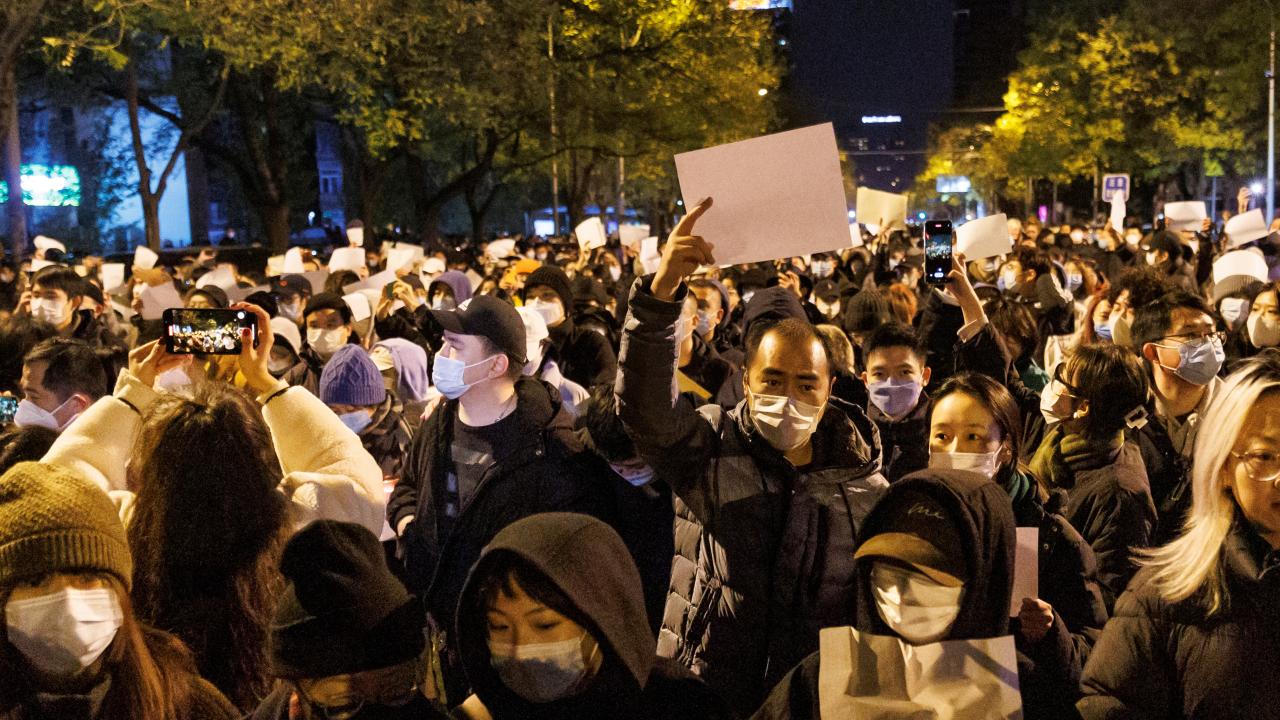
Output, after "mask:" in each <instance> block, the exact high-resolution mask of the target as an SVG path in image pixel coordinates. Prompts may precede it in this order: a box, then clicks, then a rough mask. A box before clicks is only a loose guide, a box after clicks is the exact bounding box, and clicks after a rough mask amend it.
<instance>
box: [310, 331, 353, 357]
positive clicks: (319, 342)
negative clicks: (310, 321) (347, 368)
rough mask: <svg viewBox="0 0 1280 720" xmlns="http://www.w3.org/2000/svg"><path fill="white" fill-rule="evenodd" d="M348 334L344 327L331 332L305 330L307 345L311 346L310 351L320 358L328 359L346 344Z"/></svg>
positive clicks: (349, 332)
mask: <svg viewBox="0 0 1280 720" xmlns="http://www.w3.org/2000/svg"><path fill="white" fill-rule="evenodd" d="M350 334H351V331H350V330H347V329H346V328H344V327H339V328H334V329H332V330H323V329H321V328H307V344H308V345H310V346H311V349H312V350H315V351H316V352H317V353H319V354H320V357H329V356H330V355H332V354H334V353H336V352H338V351H339V350H341V349H342V346H343V345H346V344H347V337H348V336H349V335H350Z"/></svg>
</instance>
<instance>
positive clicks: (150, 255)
mask: <svg viewBox="0 0 1280 720" xmlns="http://www.w3.org/2000/svg"><path fill="white" fill-rule="evenodd" d="M159 260H160V256H159V255H158V254H156V252H155V251H154V250H152V249H151V248H149V247H147V246H146V245H139V246H138V247H136V248H134V249H133V266H134V267H136V268H142V269H143V270H150V269H152V268H154V267H155V266H156V262H157V261H159Z"/></svg>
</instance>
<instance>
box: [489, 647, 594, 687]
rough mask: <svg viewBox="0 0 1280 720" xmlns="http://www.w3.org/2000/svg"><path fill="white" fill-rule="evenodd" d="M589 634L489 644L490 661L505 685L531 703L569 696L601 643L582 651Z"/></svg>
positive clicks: (585, 672) (581, 679) (584, 673)
mask: <svg viewBox="0 0 1280 720" xmlns="http://www.w3.org/2000/svg"><path fill="white" fill-rule="evenodd" d="M586 640H587V637H586V633H585V632H584V633H583V634H582V635H580V636H578V637H576V638H570V639H569V640H561V641H559V642H546V643H527V644H524V645H508V644H505V643H495V642H491V643H489V664H490V665H492V666H493V669H494V670H495V671H496V672H497V673H498V677H499V678H500V679H501V680H502V684H503V685H506V686H507V688H509V689H510V690H511V691H512V692H514V693H515V694H517V695H519V696H520V697H522V698H524V699H525V700H527V701H529V702H531V703H548V702H551V701H553V700H559V699H561V698H565V697H568V696H570V695H572V694H573V692H574V691H575V690H576V689H577V688H578V687H580V686H581V685H582V683H583V681H584V680H585V679H586V677H587V668H588V666H589V664H590V662H591V661H592V660H593V659H594V658H595V654H596V653H597V652H598V651H599V649H600V646H599V645H597V644H596V643H595V642H594V641H592V642H591V643H590V645H591V651H590V654H587V653H584V652H583V645H584V644H586Z"/></svg>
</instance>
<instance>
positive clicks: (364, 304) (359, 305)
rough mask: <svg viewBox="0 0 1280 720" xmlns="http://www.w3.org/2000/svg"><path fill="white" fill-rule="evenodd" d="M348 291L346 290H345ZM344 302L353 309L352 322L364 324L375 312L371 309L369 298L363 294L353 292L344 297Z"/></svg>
mask: <svg viewBox="0 0 1280 720" xmlns="http://www.w3.org/2000/svg"><path fill="white" fill-rule="evenodd" d="M343 290H346V288H343ZM342 301H343V302H344V303H346V304H347V307H349V308H351V321H352V322H364V320H365V319H367V318H368V317H369V316H370V315H372V314H373V311H372V310H370V309H369V298H367V297H365V296H364V293H362V292H353V293H350V294H348V295H343V296H342Z"/></svg>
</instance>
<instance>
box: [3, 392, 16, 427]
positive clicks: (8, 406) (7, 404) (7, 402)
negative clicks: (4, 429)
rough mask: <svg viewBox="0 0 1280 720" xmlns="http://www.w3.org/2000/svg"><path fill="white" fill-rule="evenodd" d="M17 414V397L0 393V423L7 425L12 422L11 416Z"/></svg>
mask: <svg viewBox="0 0 1280 720" xmlns="http://www.w3.org/2000/svg"><path fill="white" fill-rule="evenodd" d="M17 414H18V398H16V397H9V396H8V395H0V425H8V424H9V423H11V422H13V416H14V415H17Z"/></svg>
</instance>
